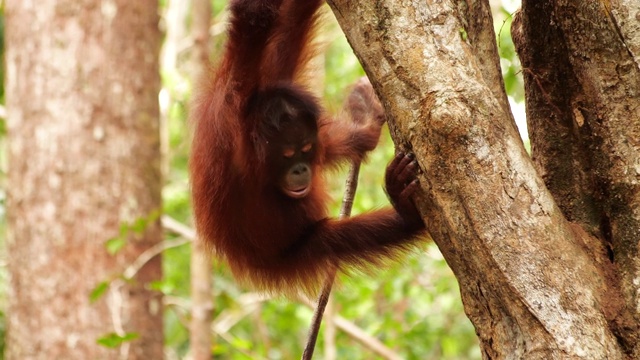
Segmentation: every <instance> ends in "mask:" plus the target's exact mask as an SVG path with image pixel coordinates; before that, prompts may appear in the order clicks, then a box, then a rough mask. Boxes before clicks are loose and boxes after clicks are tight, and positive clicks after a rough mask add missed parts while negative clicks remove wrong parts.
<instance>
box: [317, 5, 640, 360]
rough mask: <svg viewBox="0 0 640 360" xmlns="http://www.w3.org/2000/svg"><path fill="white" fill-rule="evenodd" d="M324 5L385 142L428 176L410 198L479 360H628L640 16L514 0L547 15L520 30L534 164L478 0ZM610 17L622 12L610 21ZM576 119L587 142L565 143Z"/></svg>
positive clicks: (626, 8)
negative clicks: (451, 279) (378, 117)
mask: <svg viewBox="0 0 640 360" xmlns="http://www.w3.org/2000/svg"><path fill="white" fill-rule="evenodd" d="M329 2H330V5H331V6H332V8H333V10H334V13H335V14H336V17H337V18H338V21H339V22H340V24H341V26H342V28H343V30H344V31H345V33H346V34H347V38H348V39H349V41H350V43H351V45H352V46H353V48H354V50H355V52H356V54H357V55H358V57H359V59H360V60H361V62H362V64H363V65H364V67H365V70H366V71H367V74H368V75H369V78H370V79H371V81H372V83H373V84H374V87H375V88H376V90H377V91H378V94H379V95H380V97H381V98H382V99H383V102H384V105H385V109H386V110H387V113H388V119H389V125H390V128H391V130H392V136H393V138H394V141H395V142H396V144H398V145H399V146H400V147H403V148H409V149H412V150H413V151H414V152H415V154H416V158H417V159H418V161H419V164H420V166H421V168H422V170H423V172H424V174H423V175H422V176H421V178H420V181H421V185H422V188H423V193H422V194H421V195H420V196H419V198H418V199H417V202H418V204H419V207H420V209H421V211H422V213H423V215H424V218H425V222H426V224H427V227H428V229H429V231H430V232H431V235H432V237H433V239H434V241H435V242H436V243H437V244H438V246H439V248H440V249H441V251H442V253H443V255H444V256H445V258H446V260H447V262H448V263H449V265H450V266H451V268H452V269H453V271H454V272H455V274H456V277H457V278H458V280H459V283H460V290H461V295H462V299H463V302H464V305H465V311H466V313H467V315H468V316H469V318H470V319H471V321H472V322H473V323H474V325H475V327H476V331H477V333H478V336H479V339H480V343H481V348H482V353H483V357H484V358H487V359H522V358H527V359H560V358H562V359H564V358H584V359H622V358H638V355H639V354H638V349H637V346H638V345H637V344H638V341H637V336H638V330H637V323H638V321H637V314H638V311H637V307H638V306H639V305H638V304H639V303H640V302H639V301H638V300H637V296H638V295H637V294H638V291H637V288H638V285H635V286H633V284H634V282H633V279H637V278H638V274H637V270H636V269H637V268H638V267H637V262H638V256H637V251H638V246H637V245H638V238H639V237H638V233H639V232H640V226H639V224H638V223H637V220H638V219H640V216H638V215H637V212H639V211H640V210H638V209H640V206H638V199H637V197H638V196H640V195H639V194H640V192H638V191H637V186H638V185H637V183H638V179H639V176H638V175H639V174H640V171H638V169H639V168H640V167H638V164H640V160H639V159H638V154H639V151H638V150H639V146H640V144H639V143H638V142H637V139H640V133H638V130H637V127H638V126H639V124H640V114H639V113H638V111H640V106H638V104H637V101H638V99H639V97H638V91H639V90H640V87H638V84H637V82H638V75H637V71H638V65H637V58H638V57H637V55H638V53H637V50H633V48H634V46H635V49H637V44H638V35H637V34H638V28H637V26H636V25H634V24H632V23H633V21H634V20H633V19H635V17H636V16H638V15H637V14H638V12H637V10H636V9H637V7H638V6H639V5H637V3H634V2H633V1H631V0H630V1H626V2H624V1H622V2H621V3H620V4H616V5H613V7H614V9H613V10H611V9H606V8H599V7H598V6H601V4H600V3H598V4H592V2H588V4H583V2H581V1H578V0H575V1H553V2H552V1H533V0H531V1H523V7H524V12H525V13H526V12H527V11H530V10H527V8H537V9H544V11H547V13H548V14H552V13H553V17H552V18H550V17H549V16H547V18H546V20H544V19H542V20H541V19H540V18H539V17H536V16H541V15H540V14H533V13H532V14H533V15H530V17H529V19H531V18H533V19H535V22H531V23H529V24H527V25H526V26H528V29H529V31H530V33H529V34H528V35H526V36H525V35H523V36H524V37H526V38H527V39H528V38H535V39H537V40H535V41H537V42H538V45H537V46H534V45H531V44H529V43H527V44H526V45H525V47H527V48H529V49H530V51H531V52H530V54H534V55H535V56H534V58H535V59H537V61H546V62H545V63H544V64H545V65H544V66H539V67H537V68H535V69H531V68H529V67H528V64H529V63H527V64H525V70H524V73H525V75H526V76H529V77H528V81H527V87H528V89H531V88H533V87H536V86H537V87H538V89H540V88H542V89H544V91H541V92H538V93H535V92H533V93H532V92H527V96H528V99H527V107H528V115H530V111H531V109H530V108H529V106H530V104H540V106H539V108H540V109H539V110H533V111H539V113H537V115H536V116H533V120H531V122H530V123H529V128H530V129H531V130H530V131H531V133H532V134H531V135H532V143H533V147H534V156H536V160H535V164H534V162H533V161H532V160H531V158H530V157H529V156H528V155H527V154H526V152H525V150H524V147H523V144H522V142H521V140H520V138H519V135H518V133H517V130H516V127H515V125H514V121H513V118H512V116H511V114H510V112H509V110H508V104H507V101H506V96H505V94H504V87H503V86H502V80H501V76H500V73H499V67H498V64H499V59H498V55H497V50H496V43H495V35H494V33H493V21H492V19H491V14H490V10H489V5H488V2H487V1H443V2H424V1H414V0H406V1H400V2H398V1H391V0H380V1H375V2H367V1H350V0H331V1H329ZM607 4H608V2H607ZM554 7H555V8H554ZM616 12H617V13H623V12H626V13H627V14H632V15H628V16H627V17H626V18H625V19H626V20H624V21H622V20H620V19H619V20H618V21H617V23H618V25H617V26H615V25H614V23H612V22H611V21H612V20H611V19H612V18H615V13H616ZM528 21H531V20H528ZM525 23H526V21H525ZM607 24H608V25H607ZM625 29H626V30H625ZM536 32H537V33H536ZM570 34H571V35H573V36H570ZM616 34H617V35H616ZM552 38H553V39H552ZM561 41H565V42H566V43H565V45H564V49H562V48H560V45H559V42H561ZM624 42H626V44H627V45H626V47H625V46H624V45H623V43H624ZM634 51H635V52H634ZM545 59H546V60H545ZM634 59H635V60H634ZM525 62H526V61H525V60H523V63H525ZM541 72H542V73H543V74H544V75H545V77H541V78H539V77H533V76H535V75H533V76H531V73H533V74H537V75H540V73H541ZM547 73H550V74H552V75H551V76H550V77H546V74H547ZM567 87H568V88H580V89H581V91H582V97H578V98H577V99H573V98H572V97H571V96H569V95H568V94H567V93H565V92H563V91H566V90H564V89H566V88H567ZM610 92H612V93H610ZM549 99H552V100H551V101H550V100H549ZM575 100H579V101H580V102H574V103H572V101H575ZM530 116H531V115H530ZM576 117H578V118H580V119H581V120H576ZM580 121H582V122H583V123H584V124H592V123H593V124H592V125H589V126H590V127H593V128H594V130H592V131H593V132H594V135H593V139H592V140H585V139H584V138H582V137H581V136H579V134H576V133H580V132H581V131H584V130H580V129H579V126H577V125H576V123H577V122H580ZM621 123H624V124H626V130H625V131H624V132H623V131H621V130H622V128H621V127H619V125H621ZM596 140H597V141H596ZM585 141H588V142H585ZM541 154H545V155H544V156H542V155H541ZM547 186H548V188H547ZM603 224H604V226H603ZM608 243H610V244H612V250H611V252H612V253H613V256H614V259H615V261H614V262H613V263H612V262H611V261H610V258H609V256H608V251H607V247H606V245H607V244H608ZM618 278H620V280H617V279H618ZM635 283H640V281H637V280H636V282H635Z"/></svg>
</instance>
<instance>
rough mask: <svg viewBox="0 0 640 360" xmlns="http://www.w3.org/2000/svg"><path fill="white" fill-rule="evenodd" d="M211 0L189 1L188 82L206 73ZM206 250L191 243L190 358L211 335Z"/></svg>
mask: <svg viewBox="0 0 640 360" xmlns="http://www.w3.org/2000/svg"><path fill="white" fill-rule="evenodd" d="M211 13H212V10H211V1H210V0H193V6H192V9H191V14H192V19H193V22H192V29H191V33H192V35H193V38H194V47H193V53H192V59H193V73H192V84H194V85H196V86H197V85H198V82H199V81H202V79H204V78H205V77H207V76H208V73H207V71H208V69H209V66H210V65H209V64H210V59H209V58H210V53H211V46H210V43H211V37H210V36H209V29H210V28H211ZM210 255H211V254H210V252H209V249H208V248H207V246H206V244H205V243H204V241H203V240H202V239H201V238H199V237H198V238H196V239H195V240H194V241H193V242H192V243H191V323H190V325H189V332H190V346H191V348H190V355H191V358H192V359H193V360H208V359H211V347H212V342H213V334H212V331H211V325H212V317H213V291H212V286H213V270H212V268H211V256H210Z"/></svg>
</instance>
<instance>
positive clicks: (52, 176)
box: [5, 0, 163, 359]
mask: <svg viewBox="0 0 640 360" xmlns="http://www.w3.org/2000/svg"><path fill="white" fill-rule="evenodd" d="M5 12H6V16H7V26H6V28H7V69H8V71H7V108H8V132H9V163H10V168H11V171H10V172H9V179H8V192H9V198H8V209H9V210H8V211H9V215H8V226H9V233H8V250H9V256H8V257H9V269H10V273H11V293H10V295H9V298H10V304H9V310H8V339H7V342H8V345H7V348H8V350H7V357H8V358H9V359H109V358H129V359H161V358H162V355H163V351H162V346H163V345H162V340H163V332H162V304H161V301H162V299H161V295H160V293H159V292H156V291H152V290H151V289H150V288H149V285H150V282H152V281H154V280H158V279H160V275H161V263H160V258H159V257H156V258H154V259H153V260H151V261H150V262H148V263H147V264H146V265H145V266H144V267H142V268H141V269H140V270H139V271H138V272H137V274H136V276H135V277H134V278H133V279H132V280H131V281H128V282H126V283H125V282H122V281H119V282H114V283H113V284H112V286H111V287H110V289H109V292H108V294H105V296H102V297H98V298H97V300H96V301H95V302H93V303H92V302H91V301H90V293H91V292H92V290H93V289H95V288H96V287H97V286H98V284H100V283H101V282H104V281H107V280H112V279H113V278H115V277H117V276H118V275H119V274H120V273H122V271H123V270H124V268H125V267H126V265H128V264H130V263H131V262H132V261H133V260H134V259H135V258H136V257H137V256H138V255H139V254H140V253H141V252H142V251H144V250H145V249H147V248H149V247H150V246H152V245H153V244H155V243H157V242H159V241H160V240H161V231H160V226H159V216H158V215H159V211H160V207H161V203H160V186H161V181H160V152H159V131H158V101H157V96H158V90H159V87H160V79H159V75H158V74H159V72H158V52H159V46H160V39H161V36H160V35H161V34H160V32H159V30H158V13H157V3H156V2H155V1H129V0H116V1H112V2H107V3H105V2H102V1H98V0H83V1H75V0H73V1H72V0H64V1H59V0H43V1H38V2H33V1H25V0H9V1H7V2H6V8H5ZM114 238H116V239H117V238H121V239H124V240H126V245H124V247H123V248H122V249H121V251H119V252H117V254H115V255H110V254H109V253H108V252H107V249H106V247H105V243H106V242H107V241H108V240H109V239H114ZM116 243H117V241H116ZM105 320H106V321H105ZM108 333H115V334H117V335H118V336H125V335H126V334H130V335H133V334H135V335H134V336H137V339H135V340H132V341H125V342H124V343H123V344H122V345H121V346H119V347H117V348H115V349H109V348H107V347H104V346H100V345H98V344H97V342H96V341H97V339H99V338H102V337H104V336H105V335H106V334H108Z"/></svg>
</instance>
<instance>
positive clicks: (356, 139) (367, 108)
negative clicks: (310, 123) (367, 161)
mask: <svg viewBox="0 0 640 360" xmlns="http://www.w3.org/2000/svg"><path fill="white" fill-rule="evenodd" d="M343 110H344V112H345V113H346V114H347V115H348V116H346V117H345V118H343V119H334V120H325V121H323V122H322V123H321V124H320V129H319V137H320V141H321V143H322V144H325V145H324V155H325V161H326V162H327V163H335V162H337V161H339V160H341V159H344V158H346V159H350V160H352V161H353V160H355V161H358V160H362V159H363V158H364V157H365V155H366V153H367V152H369V151H371V150H373V149H375V147H376V145H378V140H379V139H380V131H381V128H382V124H384V121H385V116H384V109H383V108H382V105H381V104H380V101H379V100H378V97H377V96H376V94H375V92H374V90H373V87H372V86H371V83H370V82H369V79H367V78H366V77H363V78H361V79H360V80H358V81H357V82H356V83H355V84H354V86H353V89H352V90H351V92H350V93H349V96H348V97H347V99H346V100H345V102H344V106H343ZM349 120H350V121H349Z"/></svg>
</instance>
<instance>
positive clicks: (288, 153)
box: [282, 148, 296, 159]
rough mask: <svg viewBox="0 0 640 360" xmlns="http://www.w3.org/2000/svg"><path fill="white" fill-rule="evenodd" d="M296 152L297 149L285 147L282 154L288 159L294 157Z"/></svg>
mask: <svg viewBox="0 0 640 360" xmlns="http://www.w3.org/2000/svg"><path fill="white" fill-rule="evenodd" d="M295 154H296V150H295V149H293V148H286V149H284V151H283V152H282V156H284V157H286V158H287V159H290V158H292V157H293V155H295Z"/></svg>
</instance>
